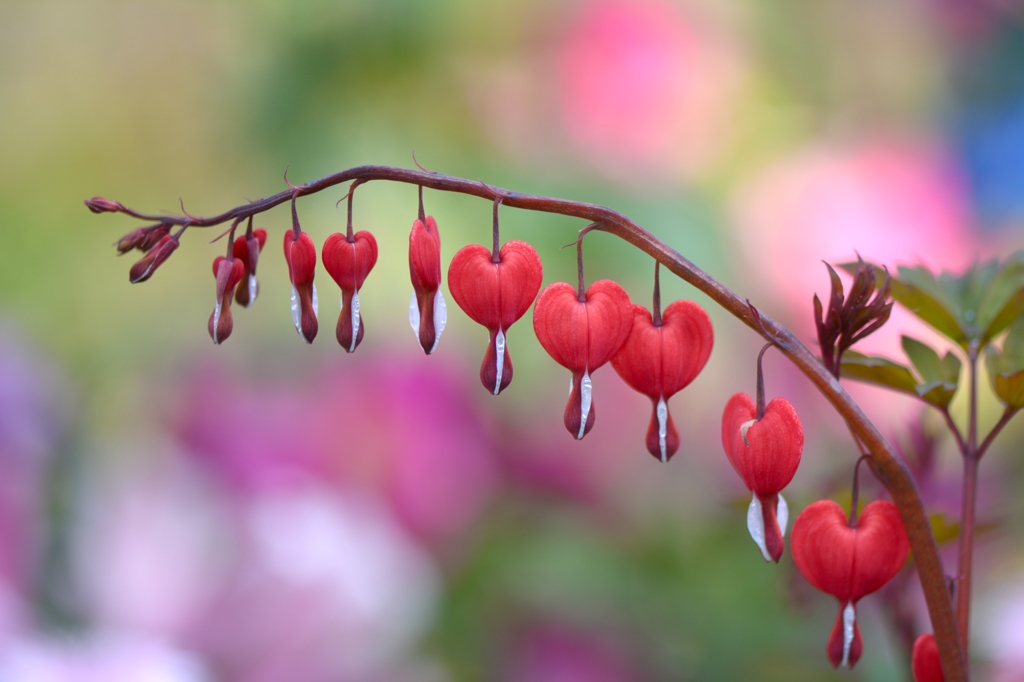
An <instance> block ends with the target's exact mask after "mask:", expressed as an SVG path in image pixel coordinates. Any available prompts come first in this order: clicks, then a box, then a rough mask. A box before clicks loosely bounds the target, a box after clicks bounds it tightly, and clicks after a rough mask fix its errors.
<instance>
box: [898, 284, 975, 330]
mask: <svg viewBox="0 0 1024 682" xmlns="http://www.w3.org/2000/svg"><path fill="white" fill-rule="evenodd" d="M900 274H901V275H902V274H903V268H900ZM892 297H893V298H894V299H896V301H897V302H899V303H900V304H901V305H902V306H903V307H904V308H906V309H907V310H909V311H910V312H912V313H914V314H915V315H917V316H918V317H919V318H921V319H922V320H924V321H925V322H927V323H928V324H929V325H931V326H932V327H933V328H935V329H936V330H937V331H938V332H940V333H941V334H943V335H945V336H947V337H949V338H950V339H952V340H953V341H955V342H956V343H958V344H959V345H961V346H964V347H966V346H967V335H966V333H965V332H964V330H963V329H962V328H961V326H960V323H959V322H958V321H957V318H956V313H955V312H953V311H952V310H951V309H950V307H948V306H947V304H945V303H943V302H940V299H938V298H936V297H935V296H933V295H932V294H931V293H928V292H927V291H926V290H925V289H922V288H921V287H919V286H916V285H914V284H911V283H909V282H906V281H904V280H902V279H893V282H892Z"/></svg>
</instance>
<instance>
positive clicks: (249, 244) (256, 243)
mask: <svg viewBox="0 0 1024 682" xmlns="http://www.w3.org/2000/svg"><path fill="white" fill-rule="evenodd" d="M266 243H267V231H266V230H264V229H263V228H262V227H258V228H256V229H255V230H253V231H252V234H251V235H242V236H241V237H238V238H237V239H235V243H234V246H232V252H233V254H234V256H235V258H237V259H238V260H240V261H241V262H242V267H243V271H242V281H241V282H240V283H239V286H238V288H237V289H236V290H235V300H236V301H238V304H239V305H242V306H245V307H246V308H248V307H249V306H251V305H252V302H253V301H255V300H256V296H257V294H259V283H258V282H257V281H256V264H257V262H258V261H259V257H260V251H262V250H263V245H264V244H266Z"/></svg>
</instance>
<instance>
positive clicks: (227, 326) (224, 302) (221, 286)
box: [207, 256, 244, 344]
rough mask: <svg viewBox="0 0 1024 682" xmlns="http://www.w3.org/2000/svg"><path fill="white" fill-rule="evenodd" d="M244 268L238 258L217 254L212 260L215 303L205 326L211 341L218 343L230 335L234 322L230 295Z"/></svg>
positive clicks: (233, 291) (240, 278) (233, 292)
mask: <svg viewBox="0 0 1024 682" xmlns="http://www.w3.org/2000/svg"><path fill="white" fill-rule="evenodd" d="M243 270H244V268H243V266H242V261H241V260H240V259H238V258H225V257H224V256H218V257H217V258H216V259H215V260H214V261H213V276H214V277H215V278H216V279H217V305H216V307H215V308H214V309H213V314H211V315H210V322H209V324H208V325H207V328H208V330H209V332H210V338H212V339H213V342H214V343H216V344H220V343H223V342H224V339H226V338H228V337H229V336H231V330H232V329H233V328H234V322H233V321H232V319H231V297H232V296H234V294H235V287H236V286H238V283H239V282H240V281H242V272H243Z"/></svg>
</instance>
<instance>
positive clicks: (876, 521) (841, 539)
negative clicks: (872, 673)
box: [792, 500, 910, 668]
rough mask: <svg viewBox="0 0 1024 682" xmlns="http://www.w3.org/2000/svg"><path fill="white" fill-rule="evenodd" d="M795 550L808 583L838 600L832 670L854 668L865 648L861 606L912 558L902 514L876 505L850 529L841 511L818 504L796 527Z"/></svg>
mask: <svg viewBox="0 0 1024 682" xmlns="http://www.w3.org/2000/svg"><path fill="white" fill-rule="evenodd" d="M792 548H793V561H794V562H796V567H797V568H798V569H799V570H800V573H802V574H803V576H804V577H805V578H807V580H808V582H810V583H811V584H812V585H814V586H815V587H816V588H818V589H819V590H821V591H822V592H826V593H828V594H831V595H832V596H833V597H835V598H836V599H838V600H839V606H840V611H839V615H838V616H837V617H836V622H835V625H834V626H833V628H832V634H831V635H830V636H829V640H828V647H827V653H828V657H829V660H830V661H832V665H834V666H836V667H838V666H840V665H845V666H848V667H850V668H853V666H854V664H855V663H856V662H857V660H858V659H859V658H860V654H861V650H862V648H863V644H862V642H861V637H860V629H859V628H858V627H857V612H856V605H857V601H858V600H859V599H860V598H861V597H863V596H865V595H867V594H871V593H872V592H874V591H876V590H878V589H880V588H881V587H882V586H883V585H885V584H886V583H887V582H889V581H890V580H892V578H893V577H894V576H895V575H896V574H897V573H899V571H900V569H901V568H902V567H903V564H904V562H906V560H907V555H908V554H909V553H910V541H909V540H908V539H907V533H906V530H904V528H903V521H902V520H901V519H900V514H899V510H897V509H896V505H894V504H893V503H892V502H886V501H876V502H872V503H871V504H869V505H868V506H866V507H865V508H864V511H863V512H861V514H860V519H859V521H858V523H857V524H856V525H855V526H853V527H851V526H850V525H849V524H848V522H847V519H846V513H845V512H844V511H843V509H842V507H840V506H839V505H838V504H836V503H835V502H833V501H831V500H819V501H818V502H815V503H814V504H812V505H810V506H809V507H807V508H806V509H804V510H803V511H802V512H801V513H800V516H798V517H797V519H796V522H795V523H794V524H793V539H792Z"/></svg>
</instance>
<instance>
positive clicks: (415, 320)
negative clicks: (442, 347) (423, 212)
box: [409, 216, 448, 355]
mask: <svg viewBox="0 0 1024 682" xmlns="http://www.w3.org/2000/svg"><path fill="white" fill-rule="evenodd" d="M409 274H410V275H411V277H412V289H413V293H412V298H411V299H410V300H409V324H410V325H411V326H412V330H413V331H414V332H415V333H416V338H417V339H418V340H419V342H420V347H421V348H423V352H424V353H426V354H428V355H429V354H430V353H433V352H434V349H435V348H437V342H438V340H439V339H440V338H441V332H443V331H444V328H445V325H446V324H447V322H448V308H447V306H446V305H445V302H444V296H443V295H442V294H441V235H440V234H439V233H438V231H437V222H436V221H435V220H434V218H433V217H432V216H427V217H426V219H425V220H417V221H416V222H414V223H413V224H412V232H410V233H409Z"/></svg>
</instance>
